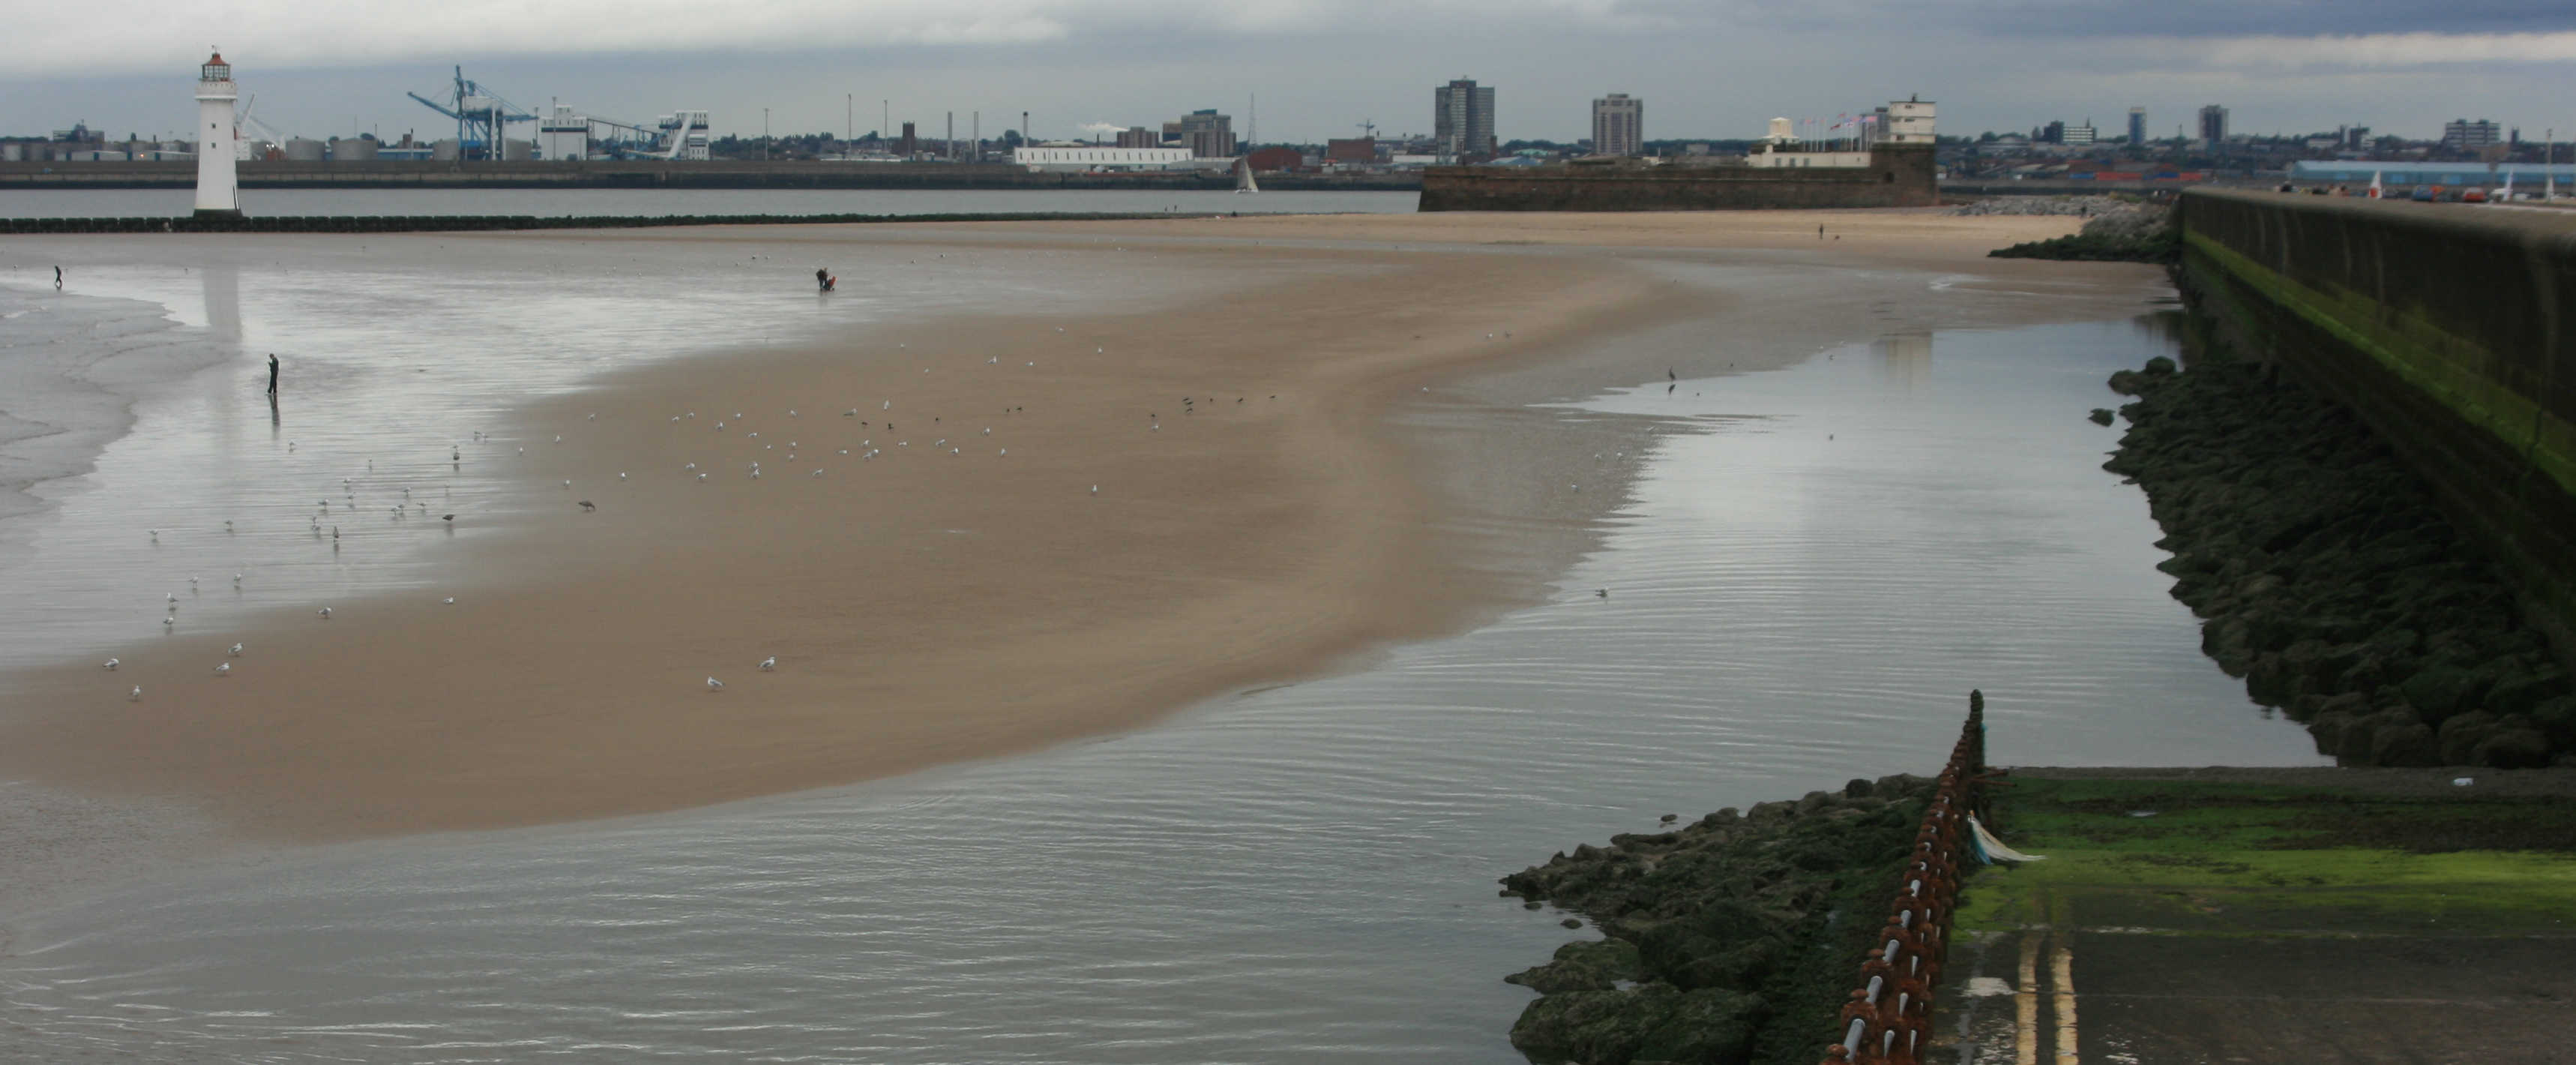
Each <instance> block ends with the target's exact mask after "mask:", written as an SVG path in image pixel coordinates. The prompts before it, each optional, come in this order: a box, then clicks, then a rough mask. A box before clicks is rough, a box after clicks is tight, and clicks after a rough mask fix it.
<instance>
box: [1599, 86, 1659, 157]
mask: <svg viewBox="0 0 2576 1065" xmlns="http://www.w3.org/2000/svg"><path fill="white" fill-rule="evenodd" d="M1645 151H1646V102H1645V101H1644V100H1640V99H1637V98H1636V97H1634V96H1630V95H1628V94H1627V93H1624V92H1614V93H1611V94H1610V95H1608V96H1604V97H1601V98H1599V99H1596V100H1594V101H1592V154H1594V155H1643V154H1645Z"/></svg>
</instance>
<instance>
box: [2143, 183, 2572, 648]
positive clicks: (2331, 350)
mask: <svg viewBox="0 0 2576 1065" xmlns="http://www.w3.org/2000/svg"><path fill="white" fill-rule="evenodd" d="M2181 224H2182V232H2183V261H2182V266H2181V269H2180V280H2181V282H2182V284H2183V286H2184V288H2185V290H2186V291H2187V292H2188V294H2189V295H2190V296H2191V297H2192V299H2193V303H2194V305H2195V307H2196V308H2197V309H2198V310H2199V311H2200V312H2201V313H2202V314H2203V315H2205V316H2206V317H2207V318H2208V319H2209V321H2210V323H2211V324H2212V325H2213V326H2214V327H2215V329H2216V333H2217V335H2218V337H2219V339H2220V340H2221V341H2222V342H2224V343H2226V344H2227V345H2228V346H2230V347H2231V348H2233V349H2235V350H2236V351H2238V352H2239V353H2242V354H2247V355H2251V356H2254V357H2256V358H2260V359H2264V360H2267V361H2271V362H2275V363H2277V364H2279V365H2281V366H2282V367H2284V368H2286V369H2288V370H2289V371H2290V372H2291V373H2292V374H2293V375H2294V376H2296V377H2298V378H2299V379H2301V380H2302V381H2304V382H2305V383H2307V384H2308V385H2310V386H2311V387H2314V388H2316V389H2317V390H2318V391H2320V392H2323V393H2325V394H2326V395H2328V396H2330V397H2332V398H2333V399H2335V400H2336V401H2338V402H2340V403H2342V404H2344V405H2345V406H2347V407H2349V408H2351V409H2352V410H2353V411H2354V412H2355V413H2356V414H2358V415H2359V416H2360V417H2361V418H2362V420H2363V421H2365V422H2367V423H2368V424H2369V425H2370V426H2371V428H2372V429H2373V430H2374V431H2375V432H2377V433H2378V434H2379V435H2380V436H2381V437H2383V438H2384V439H2386V440H2387V441H2388V443H2389V444H2390V446H2391V448H2392V449H2393V450H2395V451H2396V452H2397V453H2398V455H2399V456H2400V457H2401V458H2403V459H2404V460H2405V461H2406V462H2407V463H2408V464H2409V465H2411V466H2413V467H2414V468H2415V469H2416V470H2417V471H2418V472H2420V473H2421V474H2422V475H2423V476H2424V478H2425V480H2426V482H2427V483H2428V484H2429V485H2430V487H2431V488H2432V489H2433V492H2434V494H2435V495H2436V497H2437V498H2438V499H2439V500H2440V501H2441V502H2442V504H2443V507H2444V510H2445V512H2446V514H2447V516H2448V517H2449V518H2450V519H2451V520H2452V521H2453V522H2454V523H2455V524H2457V525H2458V526H2459V527H2460V528H2461V529H2462V530H2463V531H2464V532H2466V533H2467V534H2468V535H2469V536H2470V537H2471V538H2472V539H2473V540H2476V541H2477V542H2479V543H2480V544H2481V545H2482V546H2484V547H2485V548H2487V550H2488V552H2489V554H2490V555H2491V556H2492V558H2493V559H2494V560H2495V561H2496V563H2497V564H2498V565H2499V566H2500V567H2502V568H2503V569H2504V570H2505V572H2506V575H2507V577H2508V578H2509V579H2511V580H2512V581H2513V582H2514V583H2515V584H2516V586H2517V587H2518V589H2519V590H2520V592H2521V593H2522V596H2523V599H2524V601H2525V605H2526V606H2527V607H2528V608H2529V610H2530V612H2531V614H2532V620H2533V621H2534V622H2535V623H2537V624H2538V625H2540V626H2541V627H2542V628H2543V629H2544V630H2546V631H2548V632H2549V633H2550V636H2551V638H2552V639H2553V640H2554V641H2555V642H2556V643H2557V645H2558V649H2559V652H2560V655H2561V657H2562V658H2564V657H2569V656H2570V655H2571V654H2576V331H2571V330H2576V212H2561V211H2553V210H2546V209H2537V208H2513V207H2490V206H2481V205H2471V204H2419V203H2410V202H2402V201H2387V200H2369V199H2359V198H2346V197H2322V196H2310V195H2299V194H2282V193H2274V192H2239V191H2228V190H2215V189H2194V190H2192V191H2191V192H2189V193H2186V194H2185V195H2184V196H2183V197H2182V206H2181Z"/></svg>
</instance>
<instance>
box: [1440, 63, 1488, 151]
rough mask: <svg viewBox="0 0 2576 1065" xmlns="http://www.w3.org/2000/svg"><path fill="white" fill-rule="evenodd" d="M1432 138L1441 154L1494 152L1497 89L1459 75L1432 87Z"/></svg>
mask: <svg viewBox="0 0 2576 1065" xmlns="http://www.w3.org/2000/svg"><path fill="white" fill-rule="evenodd" d="M1431 139H1432V140H1433V141H1435V142H1437V143H1438V144H1439V146H1440V154H1442V155H1446V156H1450V157H1452V158H1456V157H1458V156H1464V155H1491V154H1493V152H1494V90H1492V89H1490V88H1487V87H1484V86H1480V85H1478V84H1476V83H1475V81H1473V80H1472V79H1468V78H1460V79H1458V80H1456V81H1453V82H1450V83H1449V84H1447V85H1442V86H1440V87H1438V88H1435V89H1433V90H1431Z"/></svg>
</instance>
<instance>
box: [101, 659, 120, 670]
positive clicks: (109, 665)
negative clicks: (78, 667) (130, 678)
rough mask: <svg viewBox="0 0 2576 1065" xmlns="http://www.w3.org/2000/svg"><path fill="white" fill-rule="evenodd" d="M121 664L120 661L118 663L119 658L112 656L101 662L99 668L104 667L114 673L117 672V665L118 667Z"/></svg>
mask: <svg viewBox="0 0 2576 1065" xmlns="http://www.w3.org/2000/svg"><path fill="white" fill-rule="evenodd" d="M119 664H120V663H118V662H117V660H115V659H113V658H111V659H108V660H107V661H105V662H102V663H100V664H99V667H98V668H100V669H104V670H106V671H108V672H110V673H114V672H116V667H117V666H118V665H119Z"/></svg>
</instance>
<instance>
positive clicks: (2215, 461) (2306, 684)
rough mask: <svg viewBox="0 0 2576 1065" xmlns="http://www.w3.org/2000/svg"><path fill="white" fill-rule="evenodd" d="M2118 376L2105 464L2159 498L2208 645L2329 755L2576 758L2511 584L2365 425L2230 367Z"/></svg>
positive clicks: (2250, 367) (2370, 761)
mask: <svg viewBox="0 0 2576 1065" xmlns="http://www.w3.org/2000/svg"><path fill="white" fill-rule="evenodd" d="M2110 385H2111V389H2112V390H2113V391H2115V392H2119V393H2121V394H2123V395H2130V396H2135V397H2137V401H2136V402H2133V403H2130V404H2129V405H2128V406H2126V407H2123V408H2121V413H2122V414H2123V415H2124V416H2126V417H2127V419H2128V422H2129V429H2128V431H2127V433H2126V434H2125V435H2123V436H2122V438H2121V440H2120V447H2119V450H2118V451H2116V452H2114V453H2113V455H2112V458H2111V460H2110V461H2109V462H2107V463H2104V464H2103V468H2104V469H2107V470H2110V471H2111V472H2113V473H2117V474H2120V475H2122V476H2125V477H2127V478H2129V479H2131V480H2133V481H2135V482H2137V483H2138V485H2139V486H2140V487H2142V488H2144V489H2145V490H2146V494H2147V504H2148V509H2149V510H2150V511H2151V512H2152V513H2153V514H2154V515H2155V519H2156V522H2157V524H2159V525H2160V526H2162V527H2163V529H2164V532H2165V538H2164V539H2163V540H2161V541H2158V546H2160V547H2163V548H2165V549H2166V550H2168V551H2171V552H2172V553H2173V557H2172V558H2170V559H2167V560H2166V561H2165V562H2163V563H2161V564H2160V565H2159V566H2158V568H2160V569H2162V570H2164V571H2165V572H2166V573H2169V574H2172V575H2173V577H2174V586H2173V595H2174V598H2176V599H2179V600H2181V601H2182V602H2183V603H2184V604H2185V605H2187V606H2189V607H2191V609H2192V612H2193V613H2194V614H2197V615H2199V616H2200V617H2201V618H2202V619H2203V621H2202V625H2201V649H2202V650H2203V651H2205V652H2207V653H2208V654H2209V656H2210V658H2211V659H2212V660H2214V661H2216V662H2217V663H2218V665H2219V668H2221V669H2223V670H2225V671H2227V673H2228V674H2229V675H2231V676H2237V677H2242V678H2244V680H2245V687H2246V691H2247V693H2248V694H2249V695H2251V696H2252V697H2253V698H2254V699H2255V700H2256V701H2257V702H2261V703H2264V704H2266V705H2270V706H2277V707H2281V708H2283V709H2284V710H2285V711H2286V712H2287V713H2288V714H2289V716H2290V717H2291V718H2293V719H2294V720H2298V721H2303V722H2306V723H2307V725H2308V731H2309V733H2310V734H2311V735H2312V736H2313V737H2314V738H2315V739H2316V743H2317V750H2318V751H2320V752H2322V753H2325V754H2330V755H2333V756H2334V757H2335V759H2336V760H2337V761H2340V762H2343V763H2345V764H2348V765H2388V766H2413V765H2436V764H2444V765H2485V766H2498V767H2510V766H2534V765H2546V764H2549V763H2550V762H2552V761H2553V760H2558V759H2562V758H2565V757H2566V756H2567V755H2568V753H2569V752H2571V751H2576V689H2571V687H2570V685H2569V683H2568V678H2567V674H2566V673H2565V671H2564V670H2562V669H2561V668H2560V667H2559V665H2558V663H2557V662H2555V661H2554V660H2552V658H2551V657H2550V655H2549V653H2548V650H2547V647H2546V644H2545V642H2544V641H2543V640H2542V639H2541V637H2540V636H2539V634H2538V633H2537V632H2534V631H2533V630H2531V629H2530V628H2529V627H2527V626H2525V625H2524V624H2523V622H2522V618H2521V614H2520V612H2519V611H2518V610H2517V608H2516V607H2515V604H2514V597H2513V593H2512V589H2511V588H2510V587H2509V586H2507V585H2506V584H2505V583H2504V581H2503V580H2502V579H2501V578H2500V577H2498V576H2497V575H2496V573H2495V572H2494V570H2493V569H2492V568H2491V567H2490V566H2489V565H2488V564H2487V563H2486V562H2485V560H2484V559H2483V558H2482V557H2481V556H2480V555H2479V554H2478V552H2477V551H2476V549H2475V548H2474V547H2472V546H2471V545H2470V544H2469V543H2467V542H2466V541H2464V540H2463V539H2461V538H2460V537H2459V536H2458V534H2456V533H2455V532H2454V531H2453V530H2452V528H2451V526H2450V525H2449V524H2448V523H2447V522H2445V521H2444V520H2443V519H2442V517H2441V516H2440V514H2439V513H2438V512H2437V511H2436V510H2435V509H2434V505H2433V501H2432V498H2431V496H2430V495H2428V494H2427V492H2426V491H2425V489H2424V487H2423V485H2422V484H2421V483H2420V482H2418V481H2417V480H2416V478H2415V476H2414V474H2413V473H2411V472H2410V471H2408V470H2407V469H2405V468H2404V467H2403V466H2402V465H2400V464H2399V463H2398V461H2397V459H2396V458H2395V457H2394V456H2393V455H2391V454H2390V453H2389V452H2388V450H2387V448H2386V447H2385V446H2384V445H2383V444H2382V443H2381V442H2380V441H2379V440H2378V439H2377V438H2376V437H2374V436H2373V435H2371V434H2370V432H2369V431H2368V430H2367V429H2365V428H2364V427H2362V426H2361V425H2360V424H2359V423H2358V422H2357V421H2355V420H2353V419H2352V417H2351V416H2350V415H2348V414H2346V413H2345V412H2344V411H2342V410H2341V409H2340V408H2338V407H2336V406H2334V405H2333V404H2331V403H2328V402H2326V401H2324V400H2323V399H2320V398H2318V397H2316V396H2314V395H2311V394H2310V393H2308V392H2306V391H2305V390H2303V389H2301V388H2299V387H2297V386H2296V385H2294V384H2290V383H2287V382H2284V381H2282V380H2279V379H2278V378H2277V377H2276V376H2275V375H2272V374H2268V373H2266V372H2264V370H2263V368H2262V367H2259V366H2257V365H2254V364H2252V363H2249V362H2245V361H2242V360H2237V359H2231V358H2225V357H2217V356H2212V357H2205V358H2202V359H2200V360H2198V361H2196V362H2195V363H2194V365H2193V366H2192V368H2191V369H2190V371H2189V372H2178V370H2177V368H2176V367H2175V366H2174V365H2173V363H2172V361H2171V360H2169V359H2164V358H2161V357H2159V358H2157V359H2154V360H2150V361H2149V363H2148V364H2147V366H2146V367H2145V368H2144V369H2141V370H2135V371H2131V370H2122V371H2120V372H2118V373H2115V374H2113V375H2111V381H2110ZM2561 700H2568V702H2561Z"/></svg>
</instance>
